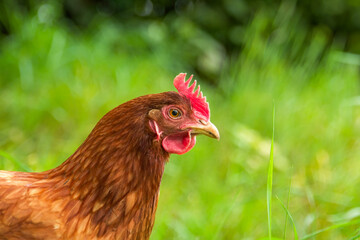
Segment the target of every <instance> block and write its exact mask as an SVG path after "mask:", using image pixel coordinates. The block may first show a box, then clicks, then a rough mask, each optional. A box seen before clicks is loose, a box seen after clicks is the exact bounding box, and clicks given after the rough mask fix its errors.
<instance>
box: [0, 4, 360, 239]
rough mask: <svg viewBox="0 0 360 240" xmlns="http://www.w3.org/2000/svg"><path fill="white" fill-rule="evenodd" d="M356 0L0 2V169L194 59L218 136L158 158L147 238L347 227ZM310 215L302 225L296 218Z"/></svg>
mask: <svg viewBox="0 0 360 240" xmlns="http://www.w3.org/2000/svg"><path fill="white" fill-rule="evenodd" d="M359 54H360V1H358V0H328V1H325V0H317V1H311V0H303V1H294V0H283V1H280V0H277V1H270V0H268V1H260V0H255V1H252V0H219V1H200V0H196V1H195V0H194V1H192V0H177V1H170V0H160V1H155V0H146V1H144V0H136V1H115V0H103V1H95V0H68V1H35V0H34V1H31V0H26V1H20V0H18V1H14V0H5V1H1V2H0V104H1V107H0V169H6V170H20V171H43V170H47V169H50V168H53V167H55V166H57V165H59V164H60V163H61V162H63V161H64V160H65V159H66V158H67V157H68V156H70V155H71V154H72V153H73V152H74V151H75V150H76V148H77V147H78V146H79V145H80V144H81V143H82V141H83V140H84V139H85V138H86V136H87V135H88V134H89V133H90V131H91V129H92V128H93V126H94V125H95V124H96V122H97V121H98V120H99V119H100V118H101V117H102V116H103V115H104V114H105V113H106V112H108V111H109V110H110V109H112V108H114V107H115V106H117V105H119V104H121V103H123V102H125V101H128V100H130V99H132V98H135V97H137V96H140V95H145V94H150V93H157V92H163V91H169V90H175V89H174V87H173V86H172V80H173V78H174V77H175V76H176V75H177V74H178V73H179V72H188V73H194V74H195V77H196V78H197V79H198V81H199V83H201V86H202V90H203V92H204V94H205V95H206V96H207V99H208V101H209V103H210V107H211V114H212V116H211V119H212V122H213V123H215V124H216V125H217V127H218V128H219V130H220V133H221V141H219V142H217V141H213V140H212V139H207V138H205V137H200V138H199V139H198V142H197V145H196V146H195V148H194V149H193V150H192V151H191V152H190V153H188V154H185V155H183V156H176V155H174V156H172V157H171V159H170V162H169V163H168V164H167V166H166V169H165V174H164V178H163V181H162V185H161V196H160V202H159V207H158V212H157V217H156V224H155V227H154V230H153V233H152V236H151V239H152V240H155V239H184V240H185V239H267V237H268V219H267V207H266V204H267V199H266V191H267V187H266V186H267V185H266V184H267V172H268V164H269V153H270V143H271V136H272V124H273V123H272V111H273V105H274V104H275V107H276V117H275V146H274V148H275V151H274V175H273V179H274V180H273V181H274V182H273V198H272V200H273V202H272V217H271V222H272V233H273V239H277V238H278V239H282V238H283V239H294V238H295V236H294V230H293V227H292V225H291V222H290V220H289V219H288V218H286V213H285V211H284V209H283V208H282V206H281V203H280V202H279V201H278V200H277V199H276V197H275V195H276V196H278V198H279V199H280V200H281V201H282V202H283V203H284V204H285V206H287V209H288V210H289V212H290V213H291V215H292V218H293V220H294V223H295V225H296V229H297V233H298V235H299V237H300V238H306V237H307V236H308V239H357V238H358V237H359V234H360V194H359V192H360V139H359V134H360V96H359V90H360V85H359V80H360V78H359V76H360V74H359V69H360V68H359V67H360V55H359ZM321 229H325V230H326V231H323V232H321V233H319V234H317V235H315V236H313V237H311V236H309V234H312V233H316V231H317V230H321Z"/></svg>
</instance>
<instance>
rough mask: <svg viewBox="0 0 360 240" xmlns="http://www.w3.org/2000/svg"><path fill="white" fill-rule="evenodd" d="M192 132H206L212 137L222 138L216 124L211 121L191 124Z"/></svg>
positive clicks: (205, 133)
mask: <svg viewBox="0 0 360 240" xmlns="http://www.w3.org/2000/svg"><path fill="white" fill-rule="evenodd" d="M189 128H190V129H191V133H192V134H204V135H206V136H208V137H211V138H216V139H217V140H219V139H220V134H219V131H218V130H217V128H216V127H215V125H214V124H212V123H211V122H210V121H209V122H207V123H204V122H200V123H198V124H196V125H193V126H190V127H189Z"/></svg>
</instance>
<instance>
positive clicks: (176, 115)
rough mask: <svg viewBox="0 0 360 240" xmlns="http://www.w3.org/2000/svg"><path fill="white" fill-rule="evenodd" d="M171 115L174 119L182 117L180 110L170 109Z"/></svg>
mask: <svg viewBox="0 0 360 240" xmlns="http://www.w3.org/2000/svg"><path fill="white" fill-rule="evenodd" d="M169 115H170V117H172V118H179V117H180V116H181V112H180V111H179V110H178V109H170V111H169Z"/></svg>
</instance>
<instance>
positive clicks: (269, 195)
mask: <svg viewBox="0 0 360 240" xmlns="http://www.w3.org/2000/svg"><path fill="white" fill-rule="evenodd" d="M274 132H275V103H274V106H273V126H272V137H271V147H270V160H269V168H268V178H267V186H266V193H267V194H266V202H267V215H268V231H269V239H270V240H271V203H272V199H271V198H272V184H273V170H274Z"/></svg>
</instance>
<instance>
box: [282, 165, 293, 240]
mask: <svg viewBox="0 0 360 240" xmlns="http://www.w3.org/2000/svg"><path fill="white" fill-rule="evenodd" d="M291 170H292V167H291ZM291 176H292V171H291ZM291 176H290V179H289V190H288V196H287V202H286V208H287V209H289V202H290V193H291ZM287 219H288V214H285V226H284V235H283V239H284V240H285V239H286V227H287Z"/></svg>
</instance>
